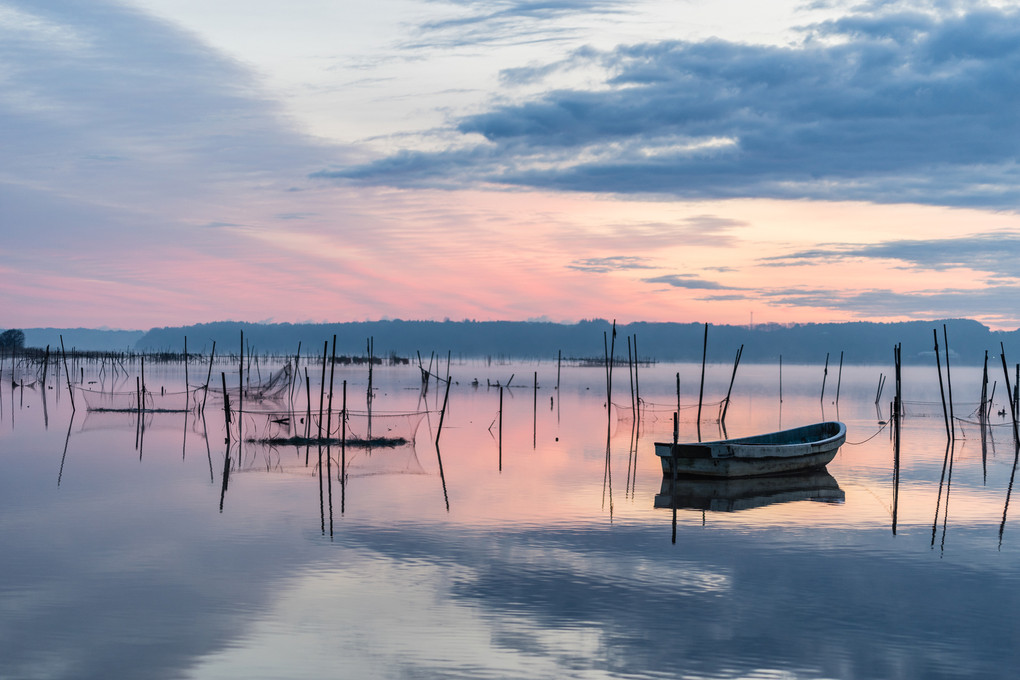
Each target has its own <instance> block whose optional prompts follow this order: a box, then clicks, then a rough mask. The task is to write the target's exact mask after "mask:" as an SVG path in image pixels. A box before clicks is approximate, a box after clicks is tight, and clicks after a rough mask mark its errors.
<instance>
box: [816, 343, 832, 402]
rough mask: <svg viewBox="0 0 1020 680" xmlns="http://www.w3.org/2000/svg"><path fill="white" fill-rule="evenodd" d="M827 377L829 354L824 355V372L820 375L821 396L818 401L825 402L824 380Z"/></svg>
mask: <svg viewBox="0 0 1020 680" xmlns="http://www.w3.org/2000/svg"><path fill="white" fill-rule="evenodd" d="M828 377H829V353H828V352H826V353H825V371H824V372H823V373H822V396H821V397H819V398H818V401H825V379H826V378H828Z"/></svg>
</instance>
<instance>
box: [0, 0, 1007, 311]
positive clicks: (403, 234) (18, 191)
mask: <svg viewBox="0 0 1020 680" xmlns="http://www.w3.org/2000/svg"><path fill="white" fill-rule="evenodd" d="M1018 105H1020V2H997V3H982V2H966V3H959V2H930V1H929V2H921V3H917V2H895V1H891V2H882V1H879V0H876V1H873V2H863V3H858V2H840V1H838V0H831V1H830V0H815V1H813V2H811V1H808V2H799V1H793V2H789V1H785V0H783V1H780V2H773V3H760V2H759V3H752V2H746V1H740V0H714V1H712V2H701V1H696V0H690V1H677V0H672V1H668V2H667V1H660V0H628V1H627V2H620V1H618V0H479V1H475V2H469V1H467V0H378V1H376V2H372V3H347V2H335V1H334V0H292V1H291V2H288V3H279V2H267V1H265V0H245V1H244V2H241V1H240V0H218V1H217V2H215V3H210V2H207V1H205V0H120V1H116V0H90V2H88V3H81V2H75V1H74V0H63V1H61V0H0V160H2V162H0V299H2V300H3V304H2V305H0V328H16V327H22V328H34V327H45V326H54V327H76V326H82V327H110V328H125V329H148V328H151V327H158V326H173V325H184V324H191V323H203V322H211V321H220V320H238V321H266V322H338V321H358V320H376V319H388V318H400V319H416V320H422V319H435V320H442V319H446V318H450V319H455V320H461V319H477V320H548V321H554V322H575V321H578V320H582V319H591V318H604V319H617V320H619V321H621V322H630V321H678V322H710V323H725V324H749V323H753V324H759V323H769V322H772V323H797V322H814V321H818V322H838V321H858V320H873V321H897V320H912V319H941V318H955V317H967V318H973V319H977V320H978V321H981V322H982V323H985V324H987V325H989V326H990V327H992V328H995V329H1010V330H1011V329H1015V328H1017V327H1020V305H1018V304H1017V303H1016V300H1018V299H1020V219H1018V216H1017V212H1016V211H1017V207H1018V205H1020V166H1018V162H1017V156H1018V149H1020V115H1017V114H1018V109H1020V106H1018Z"/></svg>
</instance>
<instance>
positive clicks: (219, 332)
mask: <svg viewBox="0 0 1020 680" xmlns="http://www.w3.org/2000/svg"><path fill="white" fill-rule="evenodd" d="M943 324H945V325H946V328H947V331H948V337H949V349H950V352H951V354H950V356H951V359H952V361H953V362H954V363H958V364H970V365H975V364H980V363H981V362H982V361H983V360H984V353H985V351H986V350H987V351H988V352H989V355H990V356H991V357H992V358H993V359H995V360H996V361H998V354H999V343H1000V342H1001V343H1003V344H1004V345H1005V347H1006V355H1007V358H1008V359H1009V360H1010V361H1011V362H1015V361H1020V330H1017V331H992V330H989V329H988V328H987V327H986V326H984V325H982V324H980V323H978V322H976V321H970V320H966V319H951V320H945V321H942V320H940V321H911V322H903V323H871V322H853V323H831V324H793V325H780V324H764V325H758V326H754V327H748V326H727V325H710V326H709V330H708V360H709V361H710V362H726V363H728V362H731V361H733V358H734V356H735V353H736V351H737V349H738V348H739V347H740V346H741V345H743V346H744V352H743V355H742V357H741V361H742V362H751V363H772V362H776V361H778V360H779V357H780V355H782V357H783V361H784V362H788V363H802V364H821V363H823V362H824V361H825V355H826V353H828V354H829V360H830V362H831V363H833V364H835V363H836V362H838V361H839V354H840V352H843V353H844V357H843V361H844V363H848V364H888V363H891V362H892V355H893V346H894V345H895V344H896V343H902V345H903V361H904V363H912V364H917V363H927V362H932V361H934V352H933V348H934V337H933V334H932V331H933V329H937V330H938V336H939V346H940V348H941V347H942V346H943V344H944V343H943V339H942V338H943V330H942V326H943ZM704 328H705V327H704V324H700V323H646V322H640V323H631V324H619V325H617V326H616V331H617V337H616V357H617V358H618V359H620V358H622V360H623V361H626V360H627V351H628V347H627V339H628V337H630V338H632V339H633V338H634V337H636V344H637V355H638V357H639V358H640V360H641V361H700V360H701V352H702V343H703V339H704ZM242 330H243V331H244V339H245V345H246V347H245V351H246V352H247V351H255V352H258V353H269V354H294V353H295V352H296V351H297V349H298V343H299V342H300V343H301V353H302V354H304V355H318V354H321V353H322V350H323V343H324V342H326V341H329V342H330V345H332V338H333V335H334V334H336V336H337V350H336V351H337V354H338V355H346V356H351V357H364V356H367V355H368V347H367V341H368V339H369V338H372V339H373V352H372V353H373V355H374V356H376V357H379V358H382V359H383V360H386V361H390V360H391V358H392V357H405V358H406V357H410V358H411V361H412V362H415V363H416V362H417V356H418V353H419V352H420V353H421V354H422V355H423V357H424V359H423V360H424V361H426V362H427V361H428V357H429V355H430V354H431V353H433V352H435V353H437V354H439V355H442V356H444V357H445V356H446V354H447V352H450V353H452V354H453V356H454V357H455V358H483V359H484V358H491V359H493V360H503V359H515V358H517V359H534V358H540V359H547V360H549V359H551V360H555V359H556V357H557V353H559V352H562V355H563V357H564V358H565V359H566V358H567V357H571V358H575V359H577V358H599V357H602V356H603V355H604V351H605V350H604V344H603V342H604V340H603V338H604V337H609V336H610V335H611V333H612V322H610V321H607V320H604V319H593V320H587V321H581V322H578V323H575V324H557V323H548V322H530V321H401V320H389V321H355V322H346V323H336V324H289V323H280V324H256V323H241V322H233V321H224V322H217V323H208V324H198V325H193V326H180V327H173V328H170V327H167V328H154V329H152V330H150V331H148V332H144V333H143V332H141V331H104V330H93V329H63V330H61V329H25V335H26V345H27V346H29V347H43V346H45V345H46V344H50V345H52V346H53V347H55V348H56V347H59V342H60V340H59V336H60V335H61V334H63V336H64V343H65V346H67V347H68V349H70V348H71V347H76V348H77V349H79V350H96V349H99V350H111V349H116V350H130V351H136V352H181V351H182V350H183V348H184V337H185V336H187V338H188V351H189V352H191V353H205V354H208V352H209V350H210V349H211V348H212V343H213V341H216V352H217V354H236V353H237V351H238V349H239V346H240V336H241V331H242ZM610 339H611V338H610ZM330 350H332V347H330ZM631 351H633V347H632V348H631Z"/></svg>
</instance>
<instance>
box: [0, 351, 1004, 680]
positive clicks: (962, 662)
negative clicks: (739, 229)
mask: <svg viewBox="0 0 1020 680" xmlns="http://www.w3.org/2000/svg"><path fill="white" fill-rule="evenodd" d="M890 354H891V352H890ZM51 368H52V367H51ZM106 368H107V369H109V366H107V367H106ZM126 368H127V369H128V372H127V374H124V373H121V374H120V375H119V376H118V377H117V380H116V382H114V380H113V377H112V376H111V375H110V372H109V370H106V371H104V372H103V375H102V376H100V375H98V367H96V366H86V370H85V376H84V378H85V384H84V385H81V386H79V387H84V388H88V389H91V390H92V391H93V393H92V394H89V395H86V394H83V393H82V392H81V391H79V392H78V393H77V394H76V396H75V402H76V406H77V409H76V411H75V412H74V413H73V414H72V409H71V403H70V399H69V398H68V393H67V387H66V383H63V382H62V381H63V377H62V376H61V378H60V379H59V380H57V379H55V378H54V377H53V374H52V372H51V374H50V377H49V379H48V382H49V389H46V390H43V389H42V388H41V386H39V385H35V386H32V387H25V388H24V389H23V390H22V389H21V388H20V387H19V388H17V389H13V390H12V387H11V380H10V375H11V373H10V364H9V362H8V363H7V364H6V365H5V366H4V372H3V381H2V382H3V385H2V388H0V406H2V410H0V471H2V473H0V544H2V549H0V678H3V679H15V678H19V679H20V678H26V679H27V678H75V679H82V678H104V679H108V678H451V677H452V678H457V677H463V678H586V679H587V678H623V677H625V678H1007V677H1008V678H1013V677H1015V676H1016V667H1017V662H1018V661H1020V652H1018V651H1017V650H1018V647H1017V644H1016V642H1017V640H1018V638H1020V626H1018V624H1017V617H1018V615H1020V614H1018V612H1020V507H1011V506H1010V505H1009V497H1010V489H1011V481H1012V475H1013V472H1014V468H1015V465H1016V458H1015V455H1014V448H1013V444H1012V428H1011V425H1009V424H1008V419H1007V418H1004V417H1000V416H999V415H997V414H996V415H994V416H993V417H992V424H993V427H991V428H989V429H988V431H987V432H986V433H985V436H984V437H982V432H981V428H980V427H979V426H978V424H977V420H976V417H975V416H973V415H972V414H973V411H974V409H976V407H977V401H978V399H979V397H980V390H981V371H980V369H975V368H957V367H954V368H953V375H952V379H953V390H954V411H955V414H956V416H957V418H958V420H957V422H956V433H957V440H956V444H955V447H953V448H952V449H951V450H949V451H948V454H947V448H946V432H945V427H944V423H943V419H942V410H941V409H942V407H941V403H940V402H939V389H938V382H937V374H936V372H935V368H934V366H932V367H930V368H908V369H905V371H904V378H903V385H904V398H905V399H906V400H907V401H908V404H907V413H908V416H907V418H906V419H905V420H904V421H903V427H902V437H901V450H900V466H899V474H898V479H897V476H896V474H895V470H894V450H893V443H892V439H891V436H890V429H889V428H888V427H886V426H884V425H883V424H882V422H883V421H885V420H886V419H887V418H888V417H889V406H888V404H889V402H890V401H891V399H892V392H893V380H892V378H891V377H890V378H889V380H888V383H887V384H886V387H885V389H884V392H883V396H882V399H881V406H876V404H875V396H876V391H877V387H878V382H879V374H880V373H883V372H884V373H886V374H889V373H891V370H890V368H889V367H873V366H869V367H862V366H844V367H843V370H842V376H841V377H838V374H837V368H836V366H835V365H830V367H829V372H828V375H827V376H826V377H825V380H826V383H825V393H824V399H823V398H822V383H823V369H822V367H821V366H809V367H807V366H786V367H784V368H783V371H782V390H783V395H782V402H781V403H780V398H779V395H780V370H779V367H778V366H741V367H740V369H739V371H738V373H737V378H736V384H735V386H734V389H733V398H732V402H731V404H730V406H729V409H728V413H727V416H726V425H727V434H728V435H729V436H737V435H743V434H751V433H755V432H762V431H771V430H775V429H779V428H780V427H793V426H796V425H802V424H807V423H811V422H816V421H819V420H822V419H839V420H842V421H843V422H845V423H846V424H847V429H848V437H847V444H846V445H844V446H843V447H842V449H841V450H840V453H839V454H838V455H837V457H836V459H835V460H834V461H833V462H832V463H831V464H830V465H829V466H828V473H829V476H827V477H825V478H824V479H822V480H821V481H819V480H815V481H814V482H812V483H811V485H813V486H812V488H815V489H816V492H815V493H814V494H808V495H814V496H815V497H816V499H815V500H810V499H808V500H798V498H800V497H801V496H803V495H804V494H803V493H802V492H801V490H800V489H799V487H798V486H797V484H795V483H792V482H791V488H789V489H786V490H785V491H784V490H782V489H780V493H778V494H777V493H776V492H775V490H768V489H764V490H762V489H759V490H757V491H756V490H755V489H754V488H751V489H742V490H739V493H738V491H735V490H732V489H730V490H726V489H722V490H717V491H716V495H717V496H718V497H717V498H716V499H715V500H714V501H713V502H712V503H709V502H708V501H704V502H697V499H693V500H692V498H691V496H690V495H688V496H685V497H684V499H685V500H683V501H679V500H678V502H680V504H681V507H680V508H679V509H678V510H677V512H676V518H675V525H674V515H673V512H672V508H671V507H670V503H669V500H668V498H666V497H660V499H659V501H658V505H660V506H664V507H656V505H657V501H656V496H660V495H661V494H662V492H663V489H662V473H661V471H660V467H659V463H658V461H657V459H656V457H655V455H654V447H653V442H654V441H656V440H658V441H665V440H669V439H670V438H671V431H672V413H673V411H675V410H676V402H677V396H676V374H677V373H678V372H679V373H680V378H681V380H680V382H681V396H680V398H681V405H682V408H681V411H680V413H681V424H680V425H681V438H682V439H688V440H690V439H696V438H697V430H698V422H697V415H696V414H697V402H698V383H699V372H700V366H693V365H670V364H660V365H653V366H647V367H642V369H641V371H640V373H639V375H638V379H639V384H640V389H641V397H642V401H643V408H642V416H641V418H640V420H639V422H638V424H637V426H635V419H634V417H633V412H632V410H631V397H630V383H629V376H628V372H627V369H626V367H625V366H624V367H617V368H616V369H615V371H614V377H613V383H614V385H613V402H614V405H613V406H612V407H611V408H610V409H607V407H606V377H605V372H604V370H603V369H602V368H584V367H577V366H570V367H567V366H564V367H563V369H562V373H561V375H560V376H559V381H560V387H559V390H557V389H555V387H556V383H557V367H556V362H555V361H553V362H542V363H514V364H508V363H507V364H491V365H489V364H488V363H483V362H474V363H457V362H454V364H453V365H452V366H451V368H450V372H451V374H452V376H453V379H454V381H456V382H455V384H453V386H452V388H451V389H450V391H449V402H448V406H447V411H446V414H445V416H444V417H443V423H442V431H441V436H440V440H439V447H438V450H437V447H436V445H435V443H434V441H435V438H436V432H437V430H438V428H439V422H440V411H441V408H442V404H443V398H444V393H443V388H442V387H441V386H439V385H437V384H436V383H435V382H433V383H432V384H431V386H430V387H429V389H428V391H427V393H425V394H424V395H423V394H422V390H421V381H420V375H419V372H418V370H417V368H414V367H406V366H405V367H379V368H376V370H375V372H374V376H373V387H374V398H373V399H372V401H371V404H369V401H368V399H367V389H368V375H367V369H366V368H365V367H340V366H338V367H337V372H336V377H335V379H334V382H335V391H334V397H333V407H334V409H336V410H339V408H340V406H341V403H342V398H343V397H342V391H343V390H342V384H343V381H345V380H346V381H347V400H348V401H347V405H348V410H349V412H350V418H349V423H348V427H349V429H350V431H351V432H352V433H353V434H354V435H356V436H365V435H366V434H367V433H368V428H369V423H368V411H369V406H370V407H371V412H372V418H371V426H370V427H371V434H372V436H374V437H390V438H404V439H406V440H407V442H408V443H406V444H398V445H396V446H389V447H379V446H377V447H375V448H371V449H368V448H364V447H356V446H348V447H345V448H344V450H343V451H341V450H340V448H339V447H336V446H333V447H330V448H329V450H328V452H327V451H325V450H324V451H323V453H322V456H323V461H324V462H323V467H324V468H326V469H325V470H324V471H323V472H324V473H325V474H323V475H321V476H320V474H319V467H318V465H317V463H318V461H319V455H320V454H319V451H318V449H317V447H314V446H313V447H305V446H293V445H275V446H272V445H264V444H258V443H253V442H245V443H243V444H242V446H241V447H240V450H239V448H238V445H237V443H236V441H234V442H233V443H232V444H231V446H230V458H229V461H228V460H227V446H226V445H225V443H224V438H225V434H224V428H225V425H224V415H223V399H222V394H221V389H220V387H221V379H220V371H225V372H227V375H226V378H227V384H228V387H230V388H233V389H234V391H235V394H234V395H232V396H231V400H232V402H235V403H232V406H234V407H235V408H236V397H237V395H236V388H237V383H238V377H237V368H236V366H235V365H228V364H225V363H224V364H222V365H221V364H217V366H216V368H215V372H214V373H213V376H214V380H213V383H212V384H213V386H215V387H216V388H217V389H216V390H215V391H211V392H210V394H209V396H208V401H207V403H206V408H205V412H204V417H203V416H202V415H200V414H198V413H197V412H196V411H195V410H194V409H193V410H192V411H190V412H187V413H183V412H166V413H148V414H146V415H145V416H144V417H143V419H142V422H139V421H138V418H137V417H136V415H135V414H132V413H124V412H116V411H113V412H111V411H97V410H91V411H90V410H88V409H87V407H86V403H89V404H92V405H93V407H95V406H97V405H104V404H105V405H106V407H107V408H119V407H123V406H125V405H127V404H128V403H129V402H130V401H131V400H132V399H133V398H134V393H135V389H136V387H135V385H136V383H135V380H136V376H137V373H138V368H139V367H138V366H137V365H136V366H127V367H126ZM271 368H273V367H266V366H261V367H260V369H259V370H260V372H261V376H262V378H263V379H265V378H266V377H267V376H268V374H269V373H270V371H271ZM205 370H206V369H205V367H204V366H200V365H199V364H193V365H192V366H191V367H190V369H189V371H190V376H191V382H192V383H195V382H202V383H204V381H205ZM253 370H254V369H253ZM443 370H444V371H445V363H444V367H443ZM731 370H732V366H730V365H721V364H720V365H712V366H710V367H709V372H708V375H707V377H706V381H705V402H706V404H707V405H706V406H705V407H704V409H703V413H702V422H701V425H700V427H701V430H702V432H701V434H702V437H703V438H705V439H713V438H718V437H719V436H720V425H719V423H718V415H719V402H720V400H721V399H722V398H723V397H724V396H725V393H726V390H727V386H728V383H729V379H730V373H731ZM320 371H321V368H320V367H319V366H318V365H316V364H315V363H314V361H311V362H309V363H308V372H309V380H308V384H307V386H306V383H305V379H304V362H303V363H302V372H301V380H300V381H299V382H298V383H297V384H296V385H295V387H296V388H297V389H295V390H294V391H293V394H290V391H289V390H287V391H285V392H284V394H283V396H280V397H277V398H275V399H266V400H264V401H261V402H257V401H253V400H251V399H248V400H246V401H245V403H244V405H243V407H244V409H245V410H246V411H249V410H250V411H253V412H250V413H246V414H245V416H244V418H243V420H242V430H243V434H244V436H245V437H256V438H268V437H276V436H281V437H283V436H291V435H293V434H304V432H305V423H304V422H303V421H302V419H303V418H305V417H306V415H307V412H308V410H309V409H308V408H307V406H306V394H308V393H310V394H311V395H312V399H311V401H312V403H313V406H312V408H311V409H310V410H312V411H314V412H315V416H314V417H313V424H312V429H313V431H314V429H315V427H317V426H316V425H315V422H316V421H317V412H318V407H319V385H320ZM536 372H537V375H538V378H537V380H538V389H537V390H535V389H534V387H533V382H534V379H535V373H536ZM76 373H78V375H77V377H78V378H79V380H80V378H81V374H80V372H77V371H76ZM196 375H197V376H199V377H196ZM511 375H513V382H512V383H511V387H510V388H509V389H506V390H504V392H503V414H502V432H501V433H500V391H499V389H498V388H494V387H490V386H488V385H489V384H490V383H496V382H497V381H498V382H500V383H503V384H505V383H506V382H507V381H508V379H509V378H510V377H511ZM992 378H993V379H997V380H998V383H999V387H998V388H997V391H996V406H995V410H996V411H998V409H999V408H1001V407H1002V403H1003V400H1004V399H1005V391H1004V389H1003V388H1002V387H1001V385H1002V375H1001V368H1000V370H999V371H997V372H994V374H993V376H992ZM253 380H258V376H257V375H256V376H253ZM474 380H477V381H478V384H477V385H474V384H472V383H473V381H474ZM837 380H838V381H839V390H840V393H839V401H838V405H837V404H836V403H835V401H836V389H837ZM327 381H328V378H327ZM90 383H92V384H90ZM146 383H147V386H148V389H149V390H151V391H152V392H154V393H155V396H154V397H153V402H152V403H151V404H150V405H151V406H155V407H160V406H161V405H162V406H163V407H165V408H170V409H173V408H180V406H179V405H178V403H179V401H180V396H173V395H171V396H162V395H160V391H161V390H162V389H165V390H167V391H168V392H171V393H172V392H175V391H180V390H182V389H183V387H182V386H183V370H182V368H181V366H179V365H178V366H169V367H168V366H158V365H157V366H155V367H149V366H147V367H146ZM111 389H112V390H113V391H115V392H122V393H123V394H118V395H116V396H114V397H109V396H107V397H101V396H100V395H99V394H98V393H99V392H100V391H104V390H105V391H110V390H111ZM86 397H87V398H88V402H86ZM198 397H199V399H201V398H202V393H201V391H199V392H198ZM174 400H177V402H175V401H174ZM607 410H608V414H607ZM334 418H338V416H334ZM331 424H332V426H333V429H334V430H335V429H337V427H338V426H337V420H336V419H331ZM233 427H234V428H235V431H234V434H235V437H236V422H235V423H234V425H233ZM341 465H343V466H344V467H345V469H346V476H341V474H340V469H341ZM225 471H226V472H227V475H228V477H227V484H226V486H225V488H224V474H225ZM811 485H809V486H811ZM817 489H821V491H818V490H817ZM727 494H729V495H727ZM769 494H772V495H771V498H770V497H769ZM770 500H771V501H773V502H770ZM779 501H785V502H779ZM684 503H688V505H691V506H695V507H683V505H684ZM699 505H700V506H704V507H698V506H699ZM674 526H675V528H674ZM674 531H675V534H674ZM674 537H675V542H674Z"/></svg>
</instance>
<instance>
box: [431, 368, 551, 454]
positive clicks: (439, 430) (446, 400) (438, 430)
mask: <svg viewBox="0 0 1020 680" xmlns="http://www.w3.org/2000/svg"><path fill="white" fill-rule="evenodd" d="M536 375H537V373H536ZM451 382H453V381H452V380H447V381H446V394H445V396H443V410H442V411H440V412H439V427H438V428H436V447H437V448H438V446H439V435H441V434H442V433H443V419H444V418H445V417H446V405H447V403H449V401H450V383H451ZM536 394H537V392H536Z"/></svg>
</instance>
